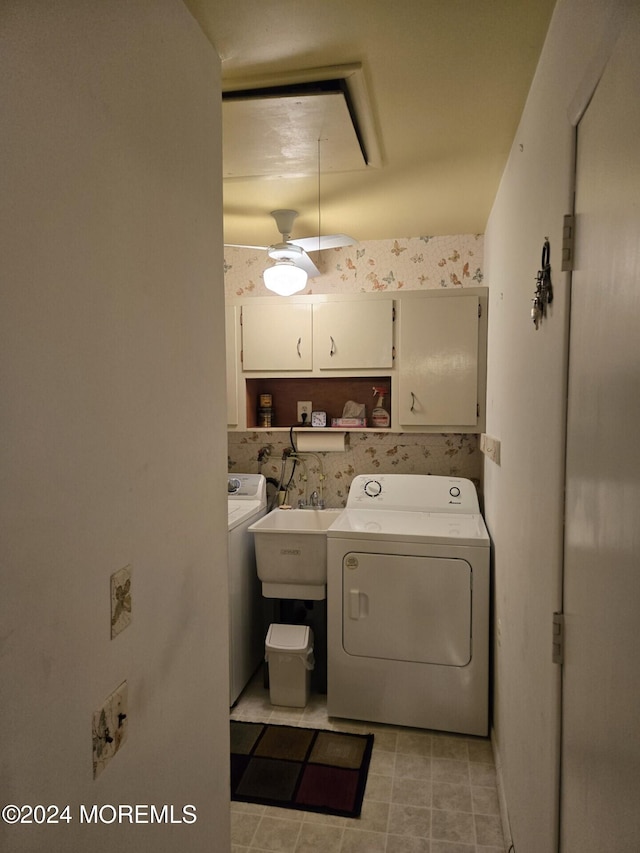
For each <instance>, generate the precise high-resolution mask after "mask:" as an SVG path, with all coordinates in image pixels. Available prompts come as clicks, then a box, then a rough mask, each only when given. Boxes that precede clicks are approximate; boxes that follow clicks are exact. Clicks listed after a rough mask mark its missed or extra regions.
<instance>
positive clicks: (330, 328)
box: [313, 299, 393, 371]
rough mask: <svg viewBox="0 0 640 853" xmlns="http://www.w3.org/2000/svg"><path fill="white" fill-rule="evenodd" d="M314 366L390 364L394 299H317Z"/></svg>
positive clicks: (351, 367) (362, 367) (376, 366)
mask: <svg viewBox="0 0 640 853" xmlns="http://www.w3.org/2000/svg"><path fill="white" fill-rule="evenodd" d="M313 353H314V367H315V368H317V369H319V370H323V371H324V370H344V369H347V370H368V369H383V368H390V367H393V300H392V299H373V300H371V301H370V302H367V301H364V300H358V301H353V302H320V303H318V304H316V305H314V306H313Z"/></svg>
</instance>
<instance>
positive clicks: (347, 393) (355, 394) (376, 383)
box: [246, 376, 391, 432]
mask: <svg viewBox="0 0 640 853" xmlns="http://www.w3.org/2000/svg"><path fill="white" fill-rule="evenodd" d="M246 387H247V429H256V428H258V423H259V421H258V406H259V399H260V394H271V396H272V398H273V419H272V427H271V428H274V429H278V428H288V427H291V426H294V427H298V428H300V427H301V424H299V423H298V421H297V403H298V400H310V401H311V402H312V404H313V411H316V412H318V411H319V412H326V413H327V425H328V426H329V427H331V418H340V417H342V411H343V409H344V404H345V403H346V402H347V401H348V400H354V401H355V402H357V403H364V405H365V407H366V417H367V427H366V429H371V428H372V424H371V413H372V411H373V409H374V408H375V407H376V405H377V402H378V398H377V396H374V393H373V389H374V388H385V389H386V392H387V393H386V395H385V409H386V410H387V411H388V412H391V379H390V377H389V376H355V377H352V376H349V377H339V378H338V377H327V378H326V379H325V378H324V377H319V378H315V377H300V378H298V377H296V378H294V379H283V378H279V377H276V378H273V377H271V378H269V379H251V378H248V379H247V380H246ZM390 428H391V427H390V426H389V427H376V428H375V430H376V431H377V432H380V431H383V430H385V429H390ZM339 429H341V430H345V429H346V428H345V427H339ZM351 429H358V430H362V429H365V427H352V428H351Z"/></svg>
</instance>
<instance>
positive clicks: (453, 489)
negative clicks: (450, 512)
mask: <svg viewBox="0 0 640 853" xmlns="http://www.w3.org/2000/svg"><path fill="white" fill-rule="evenodd" d="M449 494H450V495H451V497H452V498H459V497H460V489H459V488H458V487H457V486H451V488H450V489H449Z"/></svg>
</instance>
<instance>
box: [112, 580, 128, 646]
mask: <svg viewBox="0 0 640 853" xmlns="http://www.w3.org/2000/svg"><path fill="white" fill-rule="evenodd" d="M130 622H131V566H125V567H124V569H118V571H117V572H114V573H113V574H112V575H111V639H112V640H113V638H114V637H116V636H117V635H118V634H119V633H120V631H124V629H125V628H126V627H127V625H128V624H129V623H130Z"/></svg>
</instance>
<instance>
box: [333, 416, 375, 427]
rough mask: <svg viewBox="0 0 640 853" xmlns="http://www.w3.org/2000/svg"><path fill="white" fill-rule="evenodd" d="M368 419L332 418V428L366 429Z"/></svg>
mask: <svg viewBox="0 0 640 853" xmlns="http://www.w3.org/2000/svg"><path fill="white" fill-rule="evenodd" d="M366 425H367V419H366V418H331V426H332V427H343V428H344V427H366Z"/></svg>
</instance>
